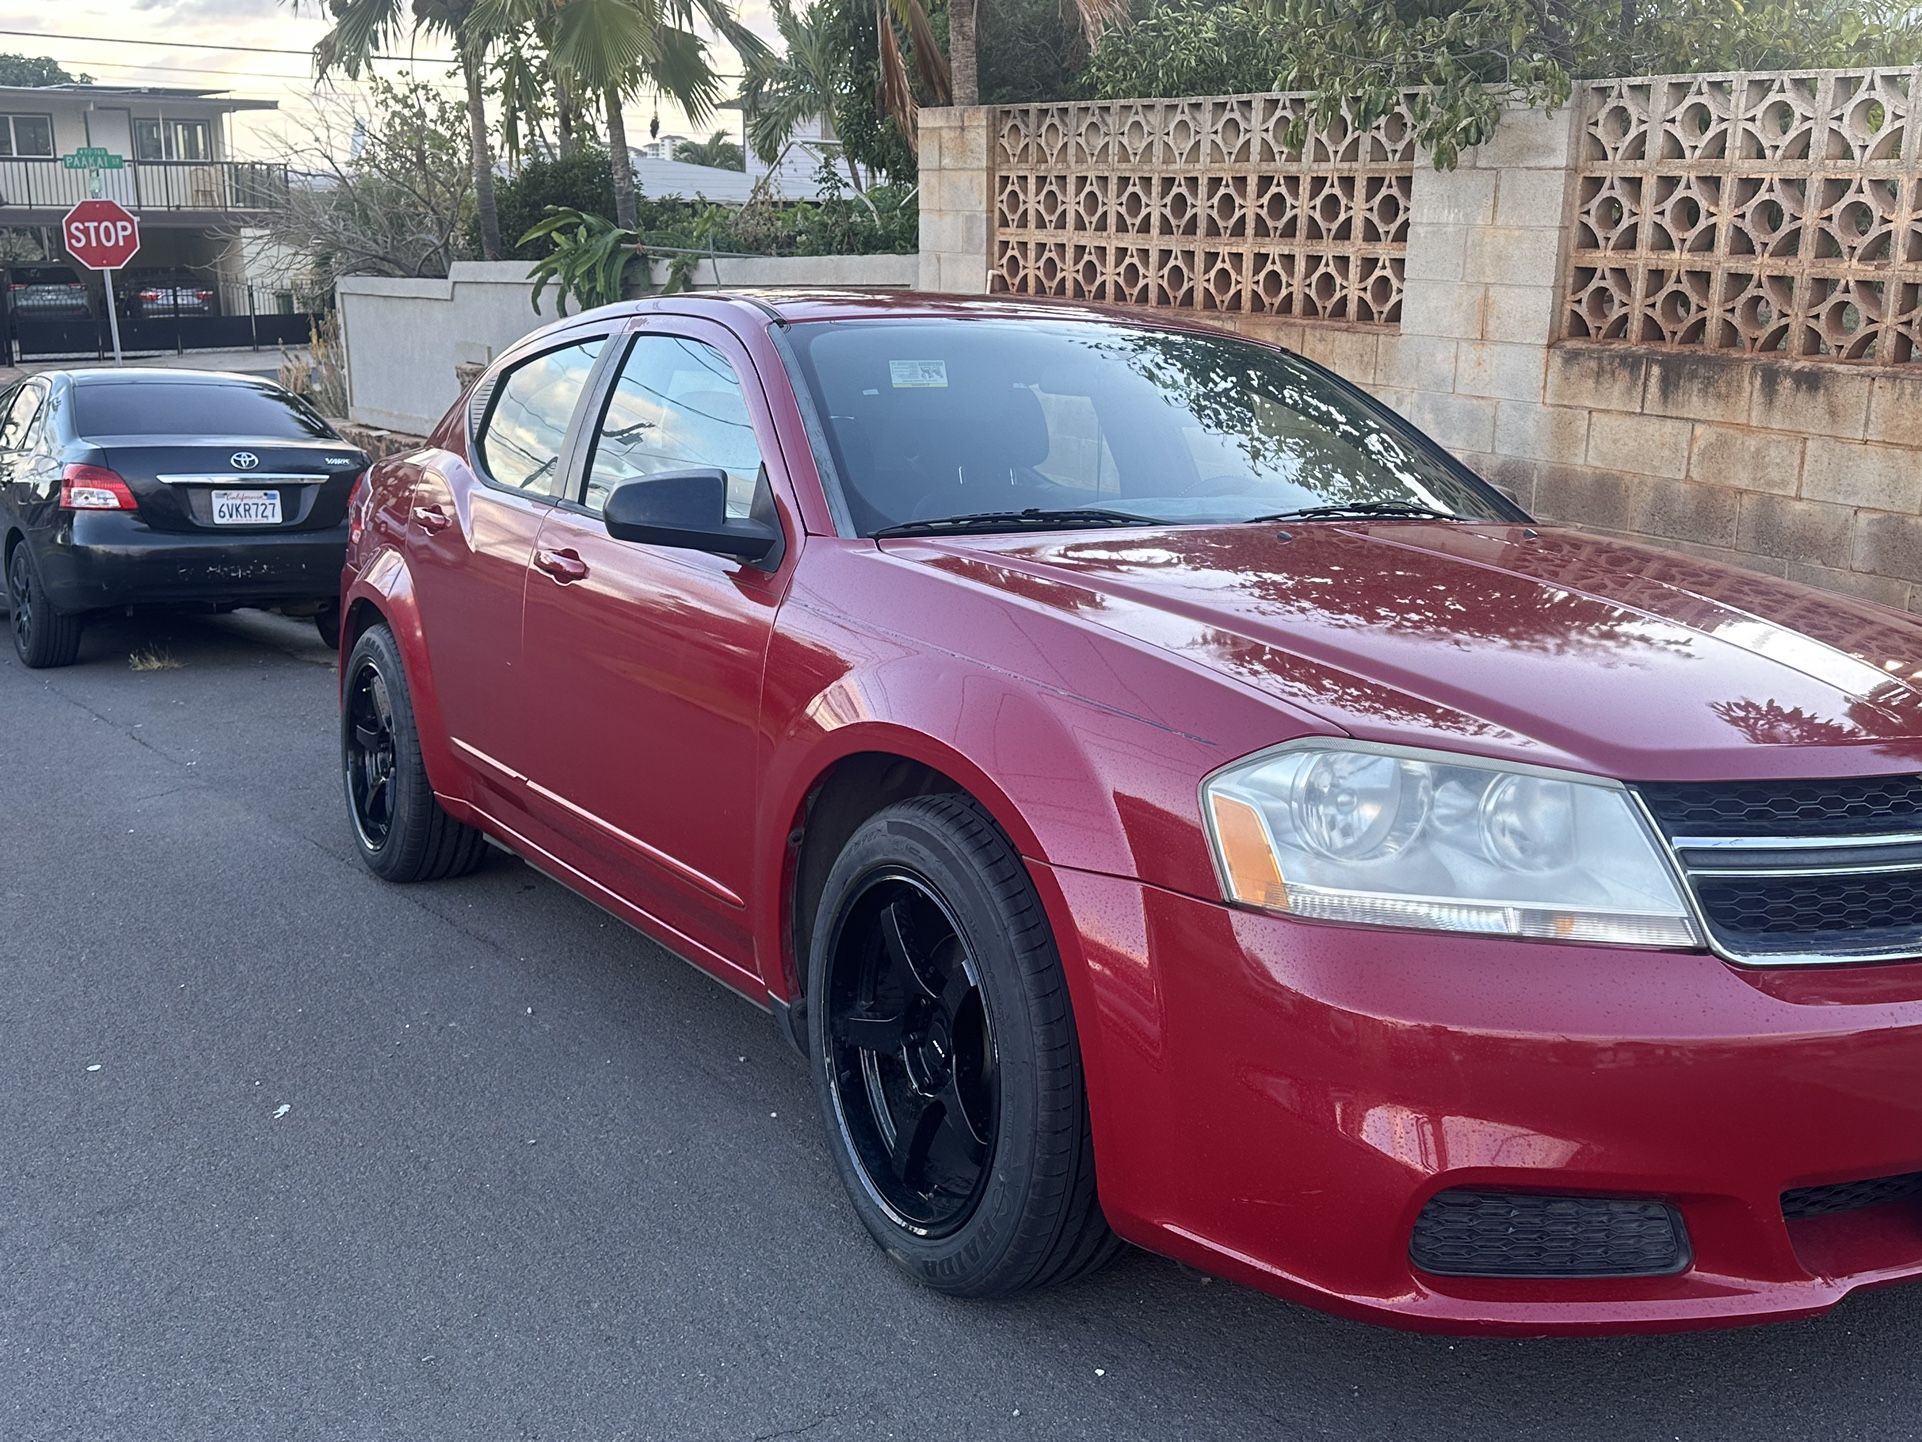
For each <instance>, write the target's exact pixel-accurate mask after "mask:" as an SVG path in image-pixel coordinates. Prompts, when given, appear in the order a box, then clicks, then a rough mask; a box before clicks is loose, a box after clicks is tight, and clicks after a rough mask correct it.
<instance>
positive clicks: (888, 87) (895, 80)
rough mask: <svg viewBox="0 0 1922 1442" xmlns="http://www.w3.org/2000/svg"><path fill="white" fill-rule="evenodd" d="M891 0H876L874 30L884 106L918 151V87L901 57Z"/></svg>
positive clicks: (884, 111) (911, 0) (912, 148)
mask: <svg viewBox="0 0 1922 1442" xmlns="http://www.w3.org/2000/svg"><path fill="white" fill-rule="evenodd" d="M889 3H890V0H874V9H875V13H874V31H875V37H876V40H877V42H878V46H879V50H880V61H881V110H882V112H883V113H884V114H886V115H887V117H888V118H889V119H890V120H892V121H893V122H894V123H895V124H896V125H898V126H899V127H900V128H901V134H902V135H904V136H905V137H907V142H908V149H909V150H911V151H914V152H915V153H916V154H917V155H918V154H919V153H920V146H919V144H918V142H917V138H916V135H915V126H916V124H917V122H918V120H919V117H920V113H921V107H920V106H919V105H918V104H916V103H915V99H914V87H913V86H911V85H910V84H909V83H908V67H907V64H906V62H905V61H903V60H902V58H901V46H900V44H899V43H898V42H897V41H896V40H895V38H894V22H893V20H891V19H890V18H889V16H888V11H887V6H888V4H889ZM910 3H913V0H910Z"/></svg>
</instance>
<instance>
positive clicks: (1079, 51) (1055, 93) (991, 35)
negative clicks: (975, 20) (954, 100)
mask: <svg viewBox="0 0 1922 1442" xmlns="http://www.w3.org/2000/svg"><path fill="white" fill-rule="evenodd" d="M978 4H979V5H980V17H979V19H980V24H979V27H978V35H977V37H976V44H977V46H978V48H979V50H980V53H981V62H980V90H981V101H982V103H983V104H984V105H1025V104H1029V103H1030V102H1034V101H1041V100H1064V99H1074V98H1076V95H1077V93H1078V90H1079V85H1078V83H1077V76H1078V75H1079V72H1080V70H1081V67H1082V66H1083V64H1084V63H1085V62H1086V61H1087V58H1088V46H1087V41H1086V39H1085V27H1086V18H1085V12H1081V11H1078V10H1077V8H1076V7H1074V6H1072V5H1069V6H1063V5H1062V4H1061V3H1060V0H978Z"/></svg>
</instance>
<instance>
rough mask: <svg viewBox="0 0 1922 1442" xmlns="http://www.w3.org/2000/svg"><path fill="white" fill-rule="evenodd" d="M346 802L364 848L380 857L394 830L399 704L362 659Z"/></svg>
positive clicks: (351, 695)
mask: <svg viewBox="0 0 1922 1442" xmlns="http://www.w3.org/2000/svg"><path fill="white" fill-rule="evenodd" d="M343 745H344V748H345V751H346V757H345V761H346V767H347V799H348V803H349V805H350V807H351V808H352V810H353V814H354V829H355V830H356V831H358V832H359V833H360V841H361V845H363V846H365V847H366V848H367V849H368V850H369V851H379V850H380V849H381V848H382V847H383V846H385V845H386V844H387V838H388V835H389V834H390V833H391V832H392V831H393V829H394V750H395V748H394V699H393V696H392V694H391V693H390V692H389V691H388V689H387V678H386V677H385V676H383V675H382V674H381V670H380V666H379V664H378V663H377V662H376V661H375V660H374V659H373V658H371V657H368V658H363V659H362V661H361V663H360V664H359V665H358V666H356V667H355V668H354V675H353V679H352V680H350V681H349V682H348V683H347V725H346V733H345V736H344V738H343Z"/></svg>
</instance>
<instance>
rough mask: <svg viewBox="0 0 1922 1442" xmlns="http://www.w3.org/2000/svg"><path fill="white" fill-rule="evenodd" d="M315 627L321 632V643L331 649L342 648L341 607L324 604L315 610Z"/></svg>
mask: <svg viewBox="0 0 1922 1442" xmlns="http://www.w3.org/2000/svg"><path fill="white" fill-rule="evenodd" d="M314 629H315V630H316V631H318V632H319V633H320V639H321V643H322V644H323V645H325V646H326V647H327V648H328V649H329V650H331V651H338V650H339V649H340V607H339V606H335V605H327V606H322V607H321V608H320V609H319V610H318V611H316V612H314Z"/></svg>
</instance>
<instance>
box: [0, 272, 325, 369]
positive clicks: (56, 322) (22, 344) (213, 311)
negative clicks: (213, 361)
mask: <svg viewBox="0 0 1922 1442" xmlns="http://www.w3.org/2000/svg"><path fill="white" fill-rule="evenodd" d="M0 294H5V295H7V296H8V299H7V301H6V303H5V305H4V307H3V308H0V358H3V359H4V360H5V361H7V362H9V363H11V362H18V361H29V360H56V359H85V358H96V359H97V358H103V357H107V356H111V355H112V354H113V334H112V328H111V326H110V325H109V324H108V320H107V312H106V306H105V301H104V296H103V294H102V292H101V290H100V288H99V287H98V286H97V285H95V286H94V287H93V288H91V289H88V290H85V291H83V292H81V293H80V294H77V295H71V296H59V295H50V294H48V293H47V292H46V291H45V290H41V291H39V292H35V293H31V294H27V293H22V292H18V291H16V290H15V289H14V288H13V287H6V288H5V289H4V290H0ZM114 308H115V311H116V313H117V316H118V319H119V321H120V342H121V350H122V351H123V353H125V354H126V355H129V356H156V355H183V354H185V353H186V352H188V351H205V350H264V349H270V348H274V347H279V346H304V345H306V344H307V342H308V340H309V339H310V338H311V337H312V333H313V323H314V321H313V318H314V316H316V315H317V314H319V313H320V312H321V311H322V310H323V309H324V308H325V298H324V297H322V296H319V295H316V294H312V293H309V292H305V291H302V290H296V289H280V288H275V287H270V286H247V285H233V284H223V283H217V282H208V283H206V284H200V283H198V282H196V281H193V280H191V279H187V280H181V279H178V278H174V277H162V278H150V279H148V280H144V281H143V280H142V279H141V278H140V277H139V276H138V275H137V274H134V275H129V276H116V277H115V281H114Z"/></svg>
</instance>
